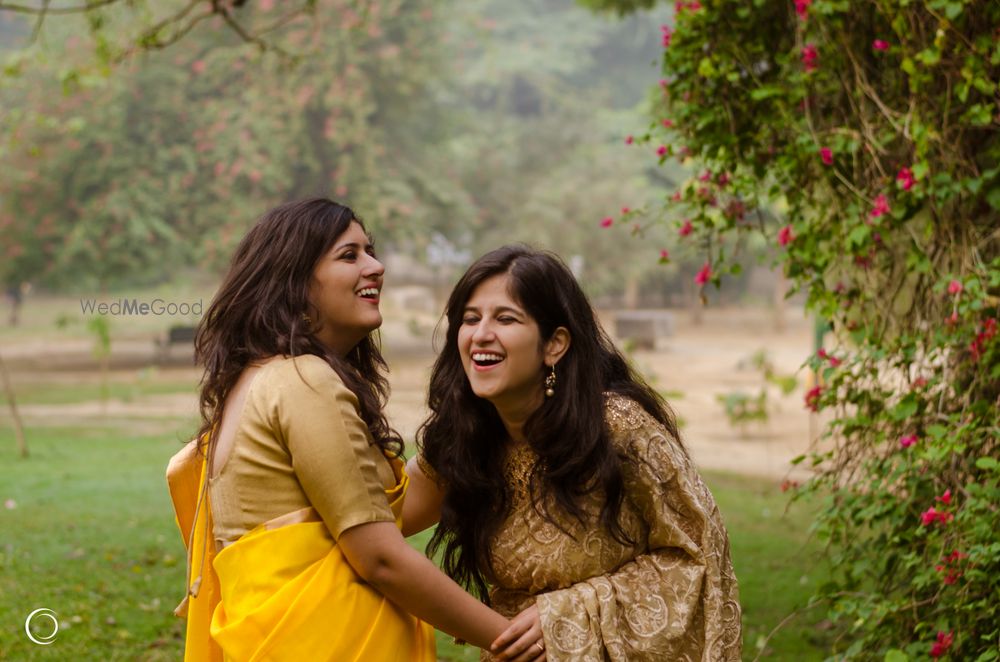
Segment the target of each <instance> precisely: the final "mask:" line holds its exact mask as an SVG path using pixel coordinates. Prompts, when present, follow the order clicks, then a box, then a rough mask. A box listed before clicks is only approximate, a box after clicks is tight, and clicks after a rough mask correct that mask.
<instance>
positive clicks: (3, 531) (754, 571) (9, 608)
mask: <svg viewBox="0 0 1000 662" xmlns="http://www.w3.org/2000/svg"><path fill="white" fill-rule="evenodd" d="M189 432H190V430H188V429H187V428H185V427H184V426H182V425H178V426H177V431H176V432H174V433H170V432H167V433H163V434H159V435H157V436H152V437H151V436H133V435H131V434H129V432H128V430H125V429H120V428H100V427H87V428H73V429H67V428H48V427H47V428H32V429H29V430H28V434H29V446H30V448H31V453H32V454H31V457H30V458H28V459H27V460H21V459H19V458H18V457H17V456H16V453H15V450H14V449H15V444H14V439H13V434H12V433H11V432H10V431H9V430H6V429H4V430H0V598H2V599H0V659H4V660H69V659H72V660H178V659H180V658H181V650H182V633H183V622H182V621H180V620H179V619H177V618H175V617H174V616H173V614H172V609H173V607H174V606H175V605H176V603H177V601H178V600H179V599H180V598H181V595H182V593H183V588H182V587H183V581H184V579H183V577H184V550H183V547H182V546H181V543H180V538H179V536H178V533H177V530H176V527H175V525H174V522H173V515H172V511H171V509H170V502H169V499H168V497H167V492H166V483H165V480H164V477H163V472H164V467H165V464H166V461H167V459H168V458H169V456H170V455H171V454H172V453H173V452H175V451H176V450H177V449H178V448H179V447H180V445H181V443H182V441H183V439H184V438H185V437H186V435H187V433H189ZM706 480H707V482H708V483H709V485H710V486H711V487H712V489H713V492H714V493H715V496H716V499H717V500H718V502H719V506H720V508H721V509H722V512H723V515H724V516H725V519H726V524H727V526H728V528H729V532H730V536H731V539H732V549H733V560H734V563H735V565H736V571H737V576H738V577H739V580H740V592H741V599H742V603H743V609H744V641H745V645H744V651H745V652H744V657H745V659H753V658H754V656H755V655H756V654H757V652H758V647H757V642H758V641H762V639H763V637H764V636H766V635H767V633H768V632H770V631H771V629H772V628H773V627H774V625H776V624H777V623H778V622H780V621H781V620H782V619H783V618H784V617H785V616H786V615H788V614H789V613H791V612H792V611H793V610H794V609H796V608H798V607H802V606H803V605H805V604H806V602H807V600H808V596H809V595H810V593H811V591H812V590H813V588H814V587H815V586H816V584H817V583H818V582H819V581H820V580H821V579H822V578H823V569H822V567H821V566H817V565H816V563H815V561H814V560H813V559H814V558H815V557H816V552H817V549H818V545H816V544H815V543H812V542H810V541H808V538H807V534H806V529H807V526H808V522H809V513H807V512H803V511H802V509H801V507H798V508H797V509H796V510H794V511H793V512H791V513H789V514H785V513H784V509H785V502H786V498H785V496H784V495H782V494H781V493H780V491H779V490H778V489H777V486H776V484H773V483H771V482H761V481H756V480H751V479H746V478H741V477H734V476H729V475H722V474H709V475H707V476H706ZM10 506H13V507H10ZM426 539H427V535H426V534H425V535H423V536H419V537H415V538H414V539H413V541H412V542H413V543H414V544H415V545H417V546H418V547H420V548H422V545H423V543H424V542H425V541H426ZM40 607H47V608H49V609H52V610H53V611H55V612H56V614H57V615H58V618H59V621H60V624H61V625H60V630H59V633H58V636H57V638H56V640H55V642H54V643H53V644H52V645H49V646H38V645H35V644H32V643H31V642H30V641H28V639H27V638H26V636H25V633H24V619H25V617H26V616H27V615H28V614H29V613H30V612H31V611H32V610H34V609H37V608H40ZM821 618H822V614H821V613H818V611H817V612H816V613H813V612H808V613H806V614H804V615H802V616H800V617H798V618H796V619H794V620H793V621H792V622H791V624H790V625H789V626H788V627H786V628H785V629H783V630H782V631H781V632H779V633H778V634H777V635H776V636H775V637H774V638H772V639H771V641H770V642H769V644H768V646H767V649H766V650H765V651H764V655H762V659H773V660H822V659H823V658H824V657H825V656H826V654H825V649H826V648H827V646H828V638H829V634H827V633H825V632H824V631H823V630H822V629H820V628H818V627H817V626H816V623H817V621H819V620H820V619H821ZM438 642H439V647H438V652H439V656H440V658H441V659H444V660H475V659H478V655H477V653H476V649H474V648H471V647H458V646H455V645H454V644H452V643H451V638H450V637H447V636H444V635H440V633H439V637H438Z"/></svg>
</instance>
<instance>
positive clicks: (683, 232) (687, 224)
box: [677, 218, 694, 237]
mask: <svg viewBox="0 0 1000 662" xmlns="http://www.w3.org/2000/svg"><path fill="white" fill-rule="evenodd" d="M692 230H694V225H692V224H691V219H690V218H685V219H684V223H683V224H682V225H681V229H680V230H678V231H677V233H678V234H680V236H682V237H686V236H688V235H689V234H691V231H692Z"/></svg>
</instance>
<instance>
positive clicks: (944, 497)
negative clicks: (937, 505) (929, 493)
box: [934, 488, 951, 506]
mask: <svg viewBox="0 0 1000 662" xmlns="http://www.w3.org/2000/svg"><path fill="white" fill-rule="evenodd" d="M934 500H935V501H940V502H941V503H943V504H944V505H946V506H947V505H948V504H950V503H951V488H949V489H947V490H945V491H944V494H942V495H941V496H939V497H934Z"/></svg>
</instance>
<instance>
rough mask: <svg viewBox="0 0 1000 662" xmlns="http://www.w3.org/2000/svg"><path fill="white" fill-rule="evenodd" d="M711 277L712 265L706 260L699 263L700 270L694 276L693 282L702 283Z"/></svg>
mask: <svg viewBox="0 0 1000 662" xmlns="http://www.w3.org/2000/svg"><path fill="white" fill-rule="evenodd" d="M711 279H712V265H711V264H710V263H708V262H706V263H705V264H703V265H701V270H700V271H699V272H698V274H697V275H696V276H695V277H694V282H695V283H697V284H698V285H704V284H705V283H707V282H708V281H710V280H711Z"/></svg>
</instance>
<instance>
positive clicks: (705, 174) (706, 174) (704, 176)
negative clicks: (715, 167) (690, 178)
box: [698, 170, 712, 182]
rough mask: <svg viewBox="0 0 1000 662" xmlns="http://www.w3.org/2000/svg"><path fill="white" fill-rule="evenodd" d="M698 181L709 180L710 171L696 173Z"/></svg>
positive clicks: (710, 176)
mask: <svg viewBox="0 0 1000 662" xmlns="http://www.w3.org/2000/svg"><path fill="white" fill-rule="evenodd" d="M698 181H700V182H710V181H712V171H711V170H706V171H705V172H703V173H701V174H700V175H698Z"/></svg>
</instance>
